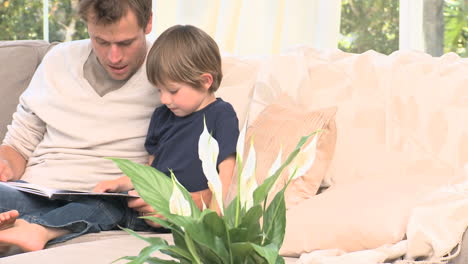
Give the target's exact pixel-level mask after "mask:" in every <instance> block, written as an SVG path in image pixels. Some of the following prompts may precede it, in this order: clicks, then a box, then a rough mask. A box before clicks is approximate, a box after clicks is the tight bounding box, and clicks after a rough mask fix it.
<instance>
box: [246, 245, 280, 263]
mask: <svg viewBox="0 0 468 264" xmlns="http://www.w3.org/2000/svg"><path fill="white" fill-rule="evenodd" d="M252 247H253V249H254V250H255V251H256V252H257V253H258V254H259V255H260V256H262V257H263V258H264V259H265V260H266V261H267V262H268V264H276V258H277V257H278V251H279V248H278V247H277V246H276V245H274V244H268V245H266V246H263V247H262V246H259V245H257V244H252Z"/></svg>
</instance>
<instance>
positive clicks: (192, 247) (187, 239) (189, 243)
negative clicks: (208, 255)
mask: <svg viewBox="0 0 468 264" xmlns="http://www.w3.org/2000/svg"><path fill="white" fill-rule="evenodd" d="M184 238H185V243H186V244H187V248H188V250H189V251H190V254H191V255H192V257H193V262H195V263H197V264H202V262H201V261H200V256H198V252H197V250H196V248H195V244H194V243H193V240H192V239H191V238H190V236H188V234H187V233H185V237H184Z"/></svg>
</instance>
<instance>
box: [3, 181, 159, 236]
mask: <svg viewBox="0 0 468 264" xmlns="http://www.w3.org/2000/svg"><path fill="white" fill-rule="evenodd" d="M13 209H15V210H18V212H19V213H20V217H19V218H20V219H24V220H25V221H27V222H29V223H33V224H39V225H42V226H45V227H52V228H61V229H66V230H68V231H70V233H69V234H67V235H64V236H61V237H58V238H56V239H54V240H51V241H49V243H48V244H49V245H50V244H55V243H60V242H64V241H66V240H69V239H72V238H74V237H77V236H80V235H83V234H87V233H96V232H100V231H107V230H112V229H117V227H118V226H122V227H126V228H129V229H132V230H134V231H163V230H158V229H154V228H152V227H151V226H149V225H148V224H146V223H145V221H144V220H143V219H140V218H138V212H136V211H134V210H132V209H130V208H128V207H127V202H126V199H124V198H117V199H115V198H109V197H102V198H101V197H91V198H83V199H79V200H76V201H73V202H70V201H63V200H50V199H48V198H44V197H41V196H37V195H33V194H28V193H23V192H21V191H18V190H15V189H12V188H9V187H7V186H3V185H0V212H6V211H9V210H13Z"/></svg>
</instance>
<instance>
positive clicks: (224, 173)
mask: <svg viewBox="0 0 468 264" xmlns="http://www.w3.org/2000/svg"><path fill="white" fill-rule="evenodd" d="M235 165H236V158H235V156H234V155H230V156H228V157H227V158H226V159H225V160H223V161H222V162H221V163H219V165H218V170H219V178H220V179H221V184H222V185H223V201H224V200H225V199H226V196H227V193H228V190H229V186H230V185H231V182H232V175H233V174H234V167H235Z"/></svg>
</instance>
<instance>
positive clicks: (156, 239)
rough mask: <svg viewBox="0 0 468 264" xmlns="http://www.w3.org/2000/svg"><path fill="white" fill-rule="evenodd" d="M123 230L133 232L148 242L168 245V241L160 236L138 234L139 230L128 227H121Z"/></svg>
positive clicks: (133, 234) (132, 233)
mask: <svg viewBox="0 0 468 264" xmlns="http://www.w3.org/2000/svg"><path fill="white" fill-rule="evenodd" d="M121 229H122V230H124V231H126V232H127V233H129V234H131V235H132V236H135V237H137V238H139V239H141V240H144V241H146V242H148V243H149V244H152V245H167V241H166V240H164V239H162V238H160V237H144V236H142V235H140V234H138V233H137V232H135V231H133V230H131V229H128V228H124V227H121Z"/></svg>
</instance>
